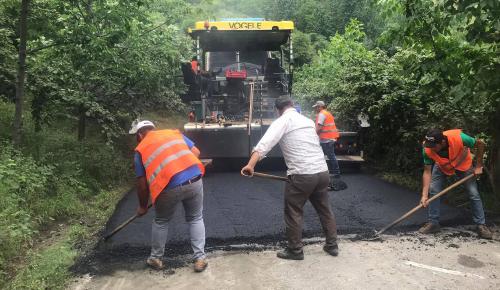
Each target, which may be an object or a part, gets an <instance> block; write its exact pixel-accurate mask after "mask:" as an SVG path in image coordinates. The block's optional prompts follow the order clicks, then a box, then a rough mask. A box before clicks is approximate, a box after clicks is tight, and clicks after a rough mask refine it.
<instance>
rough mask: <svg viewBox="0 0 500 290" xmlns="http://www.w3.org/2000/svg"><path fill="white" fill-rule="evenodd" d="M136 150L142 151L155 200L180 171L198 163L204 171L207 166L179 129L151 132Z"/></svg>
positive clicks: (203, 172)
mask: <svg viewBox="0 0 500 290" xmlns="http://www.w3.org/2000/svg"><path fill="white" fill-rule="evenodd" d="M135 150H136V151H137V152H139V153H140V154H141V158H142V164H143V165H144V168H145V169H146V179H147V181H148V186H149V192H150V194H151V201H152V202H153V203H154V202H155V201H156V198H157V197H158V196H159V195H160V193H161V192H162V191H163V190H164V189H165V188H166V187H167V185H168V184H169V182H170V180H171V178H172V177H173V176H175V175H176V174H177V173H180V172H182V171H184V170H186V169H188V168H189V167H191V166H193V165H197V166H198V168H199V169H200V171H201V174H202V175H203V174H205V167H204V166H203V165H202V164H201V162H200V160H199V159H198V158H197V157H196V156H195V155H194V154H193V153H192V152H191V150H190V148H189V147H188V146H187V144H186V142H185V141H184V138H183V135H182V134H181V133H180V132H179V131H177V130H159V131H150V132H149V133H148V134H147V135H146V137H145V138H144V139H143V140H142V141H141V142H140V143H139V144H138V145H137V147H136V149H135Z"/></svg>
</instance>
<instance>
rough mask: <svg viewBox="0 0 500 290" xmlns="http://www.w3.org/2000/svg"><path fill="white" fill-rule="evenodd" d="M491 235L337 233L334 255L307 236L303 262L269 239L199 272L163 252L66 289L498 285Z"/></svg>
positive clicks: (498, 249)
mask: <svg viewBox="0 0 500 290" xmlns="http://www.w3.org/2000/svg"><path fill="white" fill-rule="evenodd" d="M498 235H499V232H498V230H497V232H496V239H497V240H494V241H485V240H479V239H477V238H476V234H475V233H474V232H472V231H470V228H469V229H468V228H466V227H462V228H460V229H452V228H446V229H445V230H444V231H443V232H442V233H440V234H437V235H436V236H421V235H417V234H411V235H404V236H384V240H383V242H364V241H357V242H353V241H351V240H350V238H352V236H342V237H341V238H340V241H339V246H340V255H339V256H338V257H331V256H328V255H326V254H325V253H324V252H323V251H322V247H321V243H313V244H310V245H308V246H306V247H305V249H304V251H305V260H304V261H286V260H280V259H277V258H276V251H275V249H270V248H269V246H267V247H265V246H264V248H263V249H264V250H263V251H246V250H235V251H214V252H212V253H210V254H209V258H210V265H209V268H208V269H207V271H206V272H204V273H201V274H195V273H193V271H192V268H191V264H190V263H189V261H188V260H189V257H187V256H183V257H175V258H167V260H166V263H167V264H168V265H170V267H169V269H167V270H165V271H162V272H156V271H152V270H150V269H148V268H146V267H145V265H144V261H137V262H136V263H132V264H129V265H127V266H123V267H121V268H116V269H115V270H114V271H111V272H107V273H106V274H103V275H95V276H90V275H84V276H83V277H81V278H78V279H76V281H74V283H73V285H71V287H70V289H73V290H77V289H78V290H81V289H145V288H147V289H165V288H169V289H193V288H199V287H203V288H204V289H231V288H239V289H327V288H337V289H398V288H399V289H402V288H404V289H436V288H437V289H471V288H473V289H499V288H500V274H499V273H500V241H499V240H498ZM313 241H314V239H313ZM253 249H258V247H255V246H253Z"/></svg>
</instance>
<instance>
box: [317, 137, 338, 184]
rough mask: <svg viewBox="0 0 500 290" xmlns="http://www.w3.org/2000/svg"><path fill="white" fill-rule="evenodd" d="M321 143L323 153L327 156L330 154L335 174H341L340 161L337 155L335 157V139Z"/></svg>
mask: <svg viewBox="0 0 500 290" xmlns="http://www.w3.org/2000/svg"><path fill="white" fill-rule="evenodd" d="M320 144H321V149H323V153H324V154H325V155H326V156H328V160H329V161H330V167H331V172H332V174H333V176H340V167H339V163H338V162H337V157H335V141H334V140H331V141H330V142H325V143H320Z"/></svg>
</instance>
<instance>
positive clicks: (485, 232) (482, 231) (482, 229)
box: [477, 225, 493, 240]
mask: <svg viewBox="0 0 500 290" xmlns="http://www.w3.org/2000/svg"><path fill="white" fill-rule="evenodd" d="M477 233H478V235H479V237H480V238H483V239H487V240H491V239H492V238H493V233H492V232H491V230H490V229H489V228H488V227H487V226H486V225H478V226H477Z"/></svg>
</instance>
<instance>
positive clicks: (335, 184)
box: [328, 175, 347, 191]
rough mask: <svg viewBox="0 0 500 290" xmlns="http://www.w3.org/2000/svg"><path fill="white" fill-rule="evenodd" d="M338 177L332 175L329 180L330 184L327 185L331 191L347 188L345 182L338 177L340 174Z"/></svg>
mask: <svg viewBox="0 0 500 290" xmlns="http://www.w3.org/2000/svg"><path fill="white" fill-rule="evenodd" d="M337 176H338V177H334V178H332V179H331V180H330V185H329V186H328V189H329V190H333V191H341V190H344V189H347V184H346V183H345V182H344V181H342V179H340V175H337Z"/></svg>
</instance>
